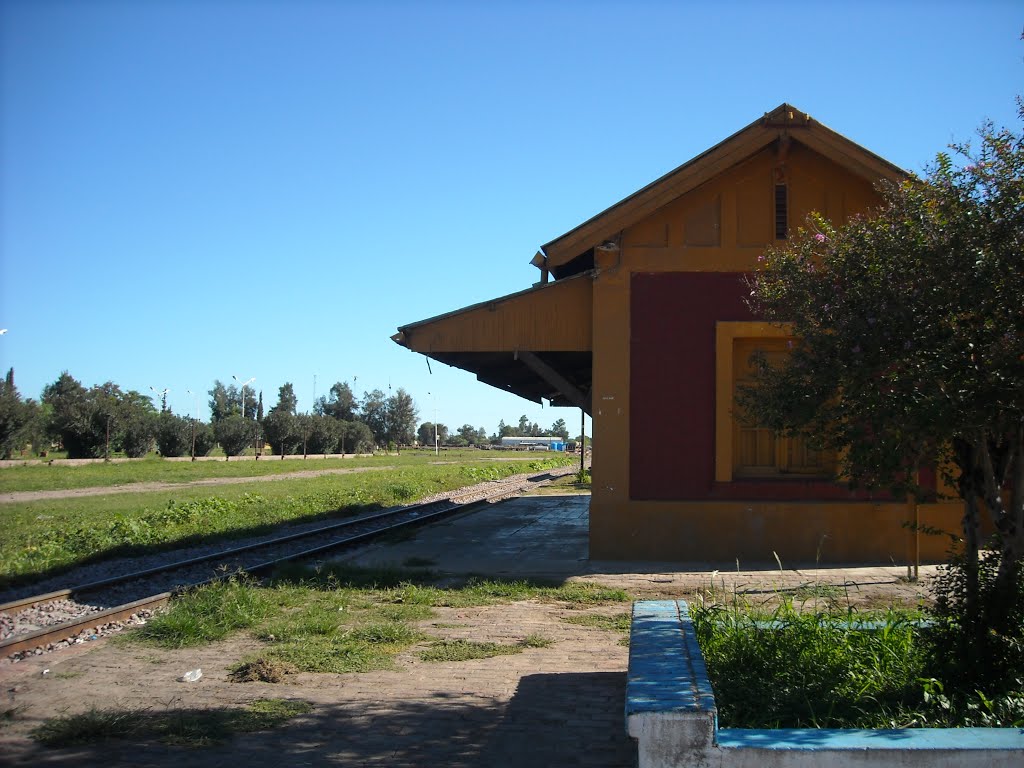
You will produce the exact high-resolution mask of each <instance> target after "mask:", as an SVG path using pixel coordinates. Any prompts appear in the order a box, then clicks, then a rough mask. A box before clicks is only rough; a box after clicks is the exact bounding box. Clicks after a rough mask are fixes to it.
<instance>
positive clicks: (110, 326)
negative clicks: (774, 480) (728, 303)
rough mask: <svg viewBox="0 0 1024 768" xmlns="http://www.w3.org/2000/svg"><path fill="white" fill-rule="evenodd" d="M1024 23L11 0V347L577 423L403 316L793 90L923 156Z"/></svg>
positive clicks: (1, 149) (484, 422)
mask: <svg viewBox="0 0 1024 768" xmlns="http://www.w3.org/2000/svg"><path fill="white" fill-rule="evenodd" d="M1022 28H1024V12H1022V8H1021V7H1020V4H1019V3H1014V2H998V1H996V0H987V1H986V2H978V3H968V2H963V3H951V2H941V1H939V2H899V1H898V0H890V1H889V2H863V3H832V2H820V1H819V2H816V3H797V2H792V3H762V2H749V3H747V2H736V3H712V2H707V3H690V2H674V3H670V2H642V1H641V2H621V3H613V2H551V3H541V2H516V3H512V2H494V3H484V2H478V3H471V2H431V3H413V2H388V1H387V0H382V1H381V2H348V3H346V2H312V1H311V0H298V1H297V2H248V3H243V2H231V1H228V0H222V1H221V2H188V1H187V0H185V1H183V2H87V1H83V2H72V1H71V0H68V1H67V2H47V1H46V0H33V1H32V2H12V1H11V0H7V1H6V2H3V3H2V4H0V328H7V329H8V333H7V334H6V335H4V336H2V337H0V367H2V368H3V369H4V370H6V369H7V368H8V367H10V366H13V367H14V368H15V376H16V383H17V385H18V387H19V390H20V391H21V393H22V394H23V395H24V396H28V397H36V398H38V397H39V395H40V392H41V391H42V388H43V387H44V386H45V385H46V384H48V383H50V382H52V381H54V380H55V379H56V378H57V376H58V375H59V374H60V373H61V371H63V370H68V371H69V372H70V373H71V374H72V375H73V376H75V377H76V378H78V379H79V380H80V381H82V383H83V384H85V385H86V386H90V385H92V384H98V383H102V382H104V381H107V380H112V381H115V382H117V383H118V384H120V385H121V386H122V387H123V388H125V389H136V390H139V391H141V392H145V393H147V394H149V387H151V386H152V387H155V388H156V389H163V388H168V389H170V390H171V392H170V395H169V402H170V405H171V406H172V407H173V409H174V410H175V411H176V412H179V413H189V412H192V411H193V410H194V408H195V406H194V400H193V398H192V397H190V396H189V395H187V394H186V390H189V389H191V390H192V391H193V392H199V393H201V397H200V398H199V408H200V415H202V416H203V417H208V415H209V414H208V410H207V408H206V400H207V396H206V392H207V390H209V389H210V388H211V387H212V384H213V381H214V379H221V380H224V381H227V382H229V383H230V380H231V377H232V375H237V376H238V377H239V378H240V379H248V378H249V377H251V376H255V377H256V381H255V383H254V385H253V386H254V387H256V389H257V390H262V391H263V393H264V400H265V402H266V404H267V406H268V407H269V406H270V405H272V404H273V403H274V402H276V399H277V390H278V387H279V386H280V385H281V384H282V383H284V382H286V381H290V382H292V383H293V384H294V386H295V391H296V393H297V394H298V397H299V407H300V409H301V410H306V409H308V408H310V406H311V403H312V399H313V391H314V381H315V382H316V388H317V390H316V391H317V394H324V393H325V392H326V390H327V388H328V387H329V386H330V385H331V384H332V383H333V382H335V381H348V382H350V384H352V385H353V389H354V390H355V391H356V393H357V394H362V393H363V392H364V391H365V390H369V389H373V388H380V389H383V390H384V391H385V392H387V390H388V387H389V386H391V387H392V388H395V389H397V388H398V387H399V386H402V387H405V388H406V389H407V390H408V391H409V392H410V393H411V394H412V395H413V397H414V398H415V400H416V402H417V405H418V406H419V409H420V415H421V419H423V420H432V419H433V413H434V407H435V396H436V407H437V411H438V418H439V420H440V421H442V422H444V423H446V424H449V425H451V426H453V427H456V426H458V425H461V424H463V423H466V422H468V423H471V424H473V425H474V426H478V427H479V426H483V427H485V428H486V429H487V431H488V432H489V433H490V432H493V431H494V430H495V428H496V426H497V424H498V421H499V419H505V420H506V421H512V422H514V421H516V420H518V418H519V416H520V415H521V414H525V415H527V416H528V418H529V419H530V420H531V421H536V422H538V423H540V424H541V425H542V426H545V427H546V426H548V425H550V424H551V423H552V422H553V421H555V420H556V419H557V418H560V417H561V418H565V419H566V421H567V422H568V423H569V424H570V426H571V428H572V429H573V430H574V432H575V430H576V426H575V425H578V423H579V411H578V410H575V409H559V408H550V407H548V408H543V409H542V408H541V407H540V406H537V405H535V404H532V403H528V402H526V401H524V400H520V399H519V398H516V397H514V396H511V395H508V394H504V393H501V392H499V391H498V390H495V389H493V388H491V387H488V386H486V385H484V384H480V383H478V382H477V381H476V380H475V378H474V377H473V376H472V375H470V374H468V373H465V372H463V371H459V370H457V369H451V368H447V367H445V366H443V365H440V364H436V363H434V364H432V370H433V373H432V374H431V373H429V372H428V369H427V365H426V363H425V362H424V359H423V358H422V357H421V356H418V355H414V354H412V353H411V352H409V351H407V350H405V349H403V348H400V347H398V346H397V345H396V344H394V343H393V342H392V341H391V340H390V336H391V335H392V334H393V333H395V330H396V327H397V326H399V325H402V324H405V323H409V322H413V321H416V320H420V319H423V318H426V317H430V316H433V315H436V314H440V313H443V312H447V311H450V310H452V309H456V308H458V307H462V306H465V305H467V304H471V303H474V302H478V301H482V300H485V299H489V298H492V297H495V296H499V295H504V294H506V293H511V292H514V291H517V290H521V289H523V288H526V287H529V285H531V284H532V283H533V282H534V281H535V280H536V279H538V273H537V271H536V270H535V269H534V268H533V267H531V266H529V264H528V262H529V260H530V258H531V257H532V256H533V254H534V253H535V252H536V250H537V248H538V246H540V245H541V244H543V243H545V242H548V241H550V240H552V239H554V238H555V237H557V236H558V235H560V234H562V233H564V232H566V231H568V230H569V229H572V228H573V227H574V226H576V225H577V224H579V223H580V222H581V221H583V220H585V219H587V218H589V217H591V216H593V215H594V214H595V213H598V212H599V211H601V210H603V209H604V208H606V207H608V206H609V205H611V204H613V203H615V202H616V201H618V200H620V199H622V198H623V197H625V196H627V195H629V194H630V193H632V192H633V191H635V190H636V189H638V188H640V187H642V186H643V185H645V184H647V183H648V182H650V181H652V180H654V179H655V178H657V177H659V176H660V175H662V174H664V173H665V172H667V171H669V170H671V169H672V168H674V167H676V166H677V165H680V164H681V163H683V162H685V161H687V160H688V159H690V158H691V157H693V156H694V155H696V154H698V153H700V152H702V151H703V150H705V149H707V148H708V147H710V146H712V145H714V144H716V143H717V142H719V141H721V140H722V139H723V138H725V137H727V136H729V135H730V134H732V133H733V132H735V131H736V130H738V129H740V128H742V127H743V126H745V125H747V124H748V123H749V122H751V121H752V120H754V119H755V118H757V117H758V116H760V115H761V114H763V113H764V112H765V111H767V110H770V109H772V108H773V107H775V106H777V105H778V104H780V103H782V102H784V101H788V102H789V103H791V104H794V105H795V106H797V107H798V108H800V109H802V110H804V111H806V112H808V113H810V114H811V115H812V116H813V117H815V118H816V119H818V120H820V121H821V122H823V123H825V124H826V125H828V126H829V127H831V128H833V129H835V130H837V131H839V132H840V133H842V134H844V135H845V136H847V137H849V138H850V139H852V140H853V141H856V142H857V143H859V144H862V145H863V146H865V147H867V148H868V149H870V150H872V151H874V152H876V153H878V154H880V155H882V156H883V157H885V158H887V159H888V160H890V161H892V162H894V163H896V164H898V165H901V166H902V167H904V168H907V169H909V170H915V171H920V170H921V169H922V168H924V166H925V165H926V164H927V163H928V162H930V161H931V160H932V159H933V157H934V155H935V153H936V152H937V151H939V150H941V149H943V148H944V147H945V145H946V144H947V143H948V142H950V141H951V140H964V139H970V138H971V136H972V135H973V133H974V130H975V129H976V128H977V126H978V125H979V123H980V122H981V120H982V119H983V118H991V119H992V120H994V121H995V122H996V123H997V124H1002V125H1010V126H1014V127H1015V128H1018V129H1019V122H1018V120H1017V117H1016V107H1015V103H1014V98H1015V97H1016V96H1017V95H1018V94H1021V93H1022V92H1024V90H1022V88H1021V85H1022V82H1024V42H1022V41H1021V39H1020V38H1021V32H1022ZM428 393H429V394H428Z"/></svg>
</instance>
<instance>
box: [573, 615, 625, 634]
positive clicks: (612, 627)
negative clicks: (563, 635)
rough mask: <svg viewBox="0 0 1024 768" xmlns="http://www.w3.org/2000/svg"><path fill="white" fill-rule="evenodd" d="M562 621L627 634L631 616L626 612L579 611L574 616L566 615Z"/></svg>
mask: <svg viewBox="0 0 1024 768" xmlns="http://www.w3.org/2000/svg"><path fill="white" fill-rule="evenodd" d="M562 621H564V622H565V623H567V624H576V625H577V626H581V627H593V628H594V629H603V630H607V631H609V632H621V633H623V634H626V635H628V634H629V627H630V622H631V621H632V617H631V616H630V615H629V614H628V613H617V614H615V615H614V616H604V615H602V614H599V613H581V614H579V615H576V616H566V617H564V618H563V619H562Z"/></svg>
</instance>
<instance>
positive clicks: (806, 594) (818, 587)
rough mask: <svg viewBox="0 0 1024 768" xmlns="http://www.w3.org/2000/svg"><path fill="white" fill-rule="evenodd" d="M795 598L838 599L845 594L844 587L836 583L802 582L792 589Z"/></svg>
mask: <svg viewBox="0 0 1024 768" xmlns="http://www.w3.org/2000/svg"><path fill="white" fill-rule="evenodd" d="M792 595H793V598H794V599H795V600H813V599H823V600H832V601H835V600H838V599H839V598H840V597H842V596H843V589H842V587H839V586H837V585H835V584H801V585H800V586H799V587H796V588H795V589H793V590H792Z"/></svg>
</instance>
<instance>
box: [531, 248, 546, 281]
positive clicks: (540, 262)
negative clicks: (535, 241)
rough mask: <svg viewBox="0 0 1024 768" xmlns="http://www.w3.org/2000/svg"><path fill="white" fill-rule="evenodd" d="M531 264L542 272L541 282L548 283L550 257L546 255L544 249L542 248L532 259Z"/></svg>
mask: <svg viewBox="0 0 1024 768" xmlns="http://www.w3.org/2000/svg"><path fill="white" fill-rule="evenodd" d="M530 263H531V264H532V265H533V266H535V267H536V268H537V269H539V270H540V281H541V283H546V282H547V281H548V272H549V270H548V257H547V255H546V254H545V253H544V249H543V248H541V249H540V250H539V251H537V253H535V254H534V255H533V258H532V259H530Z"/></svg>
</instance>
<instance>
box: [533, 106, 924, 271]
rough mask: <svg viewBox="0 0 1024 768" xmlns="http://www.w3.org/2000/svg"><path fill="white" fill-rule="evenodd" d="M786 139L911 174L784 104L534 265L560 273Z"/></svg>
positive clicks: (876, 174) (864, 171) (869, 175)
mask: <svg viewBox="0 0 1024 768" xmlns="http://www.w3.org/2000/svg"><path fill="white" fill-rule="evenodd" d="M784 138H789V139H792V140H794V141H797V142H799V143H801V144H804V145H805V146H807V147H809V148H810V149H813V150H814V151H816V152H818V153H819V154H821V155H824V156H825V157H827V158H829V159H831V160H832V161H834V162H835V163H837V164H838V165H840V166H842V167H844V168H846V169H848V170H849V171H850V172H851V173H854V174H856V175H858V176H861V177H863V178H866V179H868V180H870V181H871V182H876V181H879V180H880V179H888V180H890V181H896V180H898V179H901V178H903V177H905V176H906V175H907V172H906V171H904V170H903V169H902V168H900V167H898V166H896V165H893V164H892V163H890V162H889V161H888V160H885V159H884V158H882V157H879V156H878V155H876V154H875V153H873V152H871V151H869V150H867V149H864V147H862V146H860V145H859V144H855V143H854V142H852V141H850V140H849V139H847V138H846V137H845V136H843V135H841V134H839V133H836V132H835V131H833V130H832V129H831V128H827V127H826V126H824V125H822V124H821V123H819V122H818V121H817V120H814V119H813V118H811V117H810V115H808V114H806V113H804V112H801V111H800V110H798V109H797V108H796V107H793V106H791V105H789V104H780V105H779V106H778V107H776V108H775V109H773V110H772V111H771V112H766V113H765V114H764V116H763V117H760V118H758V119H757V120H755V121H754V122H752V123H751V124H750V125H748V126H747V127H746V128H743V129H741V130H739V131H737V132H736V133H734V134H733V135H732V136H730V137H729V138H727V139H725V140H724V141H722V142H720V143H718V144H716V145H715V146H713V147H711V149H709V150H707V151H705V152H703V153H701V154H700V155H697V157H695V158H693V159H692V160H689V161H688V162H686V163H683V165H681V166H679V167H678V168H676V169H675V170H673V171H669V172H668V173H666V174H665V175H664V176H662V177H661V178H660V179H657V180H656V181H653V182H651V183H650V184H648V185H647V186H646V187H644V188H643V189H640V190H638V191H637V192H634V193H633V194H632V195H630V196H629V197H627V198H625V199H624V200H621V201H619V202H618V203H616V204H615V205H613V206H611V207H610V208H608V209H606V210H604V211H602V212H601V213H599V214H597V215H596V216H594V217H593V218H591V219H588V220H587V221H585V222H583V223H582V224H580V225H579V226H578V227H575V228H574V229H571V230H570V231H568V232H566V233H565V234H564V235H562V236H561V237H558V238H555V239H554V240H552V241H551V242H550V243H547V244H546V245H544V246H543V248H542V251H543V255H544V256H545V257H546V258H545V259H542V260H541V259H536V258H535V259H534V262H533V263H534V264H536V265H537V266H538V267H542V268H543V267H547V268H548V269H550V270H552V272H553V274H555V276H556V277H557V276H558V268H559V267H561V266H563V265H565V264H568V263H569V262H570V261H572V260H573V259H575V258H576V257H577V256H580V255H582V254H584V253H586V252H587V251H589V250H590V249H591V248H594V247H596V246H599V245H601V244H602V243H604V242H606V241H608V240H611V239H613V238H614V237H615V236H616V235H617V234H618V233H619V232H621V231H622V230H623V229H625V228H626V227H628V226H630V225H631V224H633V223H635V222H637V221H639V220H640V219H642V218H644V217H645V216H648V215H649V214H651V213H653V212H654V211H656V210H657V209H659V208H661V207H662V206H664V205H666V204H667V203H669V202H671V201H672V200H674V199H676V198H677V197H679V196H680V195H683V194H686V193H687V192H689V191H690V190H692V189H694V188H696V187H698V186H700V185H701V184H703V183H704V182H706V181H708V180H709V179H711V178H713V177H714V176H717V175H718V174H720V173H722V172H723V171H725V170H727V169H728V168H731V167H732V166H734V165H736V164H737V163H739V162H742V161H743V160H745V159H746V158H748V157H750V156H751V155H753V154H754V153H756V152H758V151H760V150H761V149H763V148H764V147H766V146H769V145H770V144H772V143H773V142H775V141H778V140H779V139H784ZM538 262H541V263H538Z"/></svg>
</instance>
